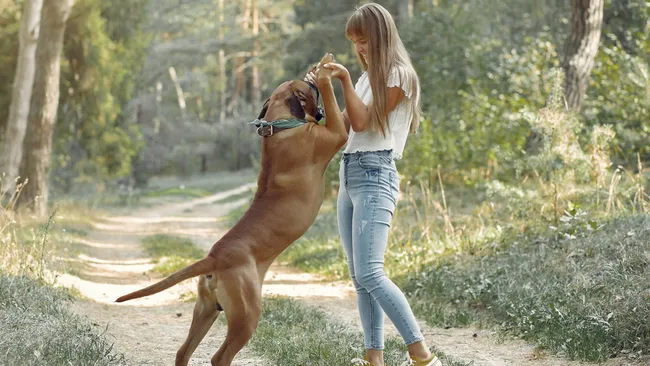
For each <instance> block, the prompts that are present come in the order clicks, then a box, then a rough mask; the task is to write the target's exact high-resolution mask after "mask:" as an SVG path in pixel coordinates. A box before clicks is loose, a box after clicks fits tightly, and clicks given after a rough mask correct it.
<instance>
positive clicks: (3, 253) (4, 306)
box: [0, 182, 125, 366]
mask: <svg viewBox="0 0 650 366" xmlns="http://www.w3.org/2000/svg"><path fill="white" fill-rule="evenodd" d="M0 183H1V182H0ZM19 193H20V188H19V189H18V190H17V192H16V194H14V195H11V197H9V199H8V201H5V202H7V203H6V204H5V205H4V206H3V205H0V324H2V326H0V355H2V356H1V357H0V359H1V361H0V362H1V363H2V364H3V365H79V366H85V365H124V364H125V363H124V357H123V355H121V354H118V353H116V352H114V351H113V349H112V344H111V342H110V341H109V340H108V337H107V335H106V333H105V330H101V329H93V327H92V326H91V324H90V323H89V322H88V321H87V320H86V319H84V318H81V317H79V316H77V315H75V314H74V313H73V312H72V311H71V310H70V309H69V304H70V302H71V301H72V299H73V297H72V296H73V295H72V293H73V292H70V291H65V290H62V289H55V288H53V287H52V286H53V283H54V281H55V273H54V272H53V268H54V267H56V266H58V265H60V263H59V262H58V261H56V259H55V254H59V253H61V252H62V251H63V248H64V247H65V243H66V241H65V240H66V239H65V238H66V237H67V236H68V235H78V236H83V235H85V233H86V228H87V226H86V225H89V221H88V219H87V218H88V217H89V215H88V212H86V210H84V209H81V208H77V209H71V207H68V206H65V205H64V207H63V208H61V207H58V208H57V209H55V210H54V211H53V212H52V214H51V215H50V216H49V217H48V218H47V220H45V222H43V221H39V220H37V219H33V218H31V217H29V216H27V215H23V216H24V217H21V215H18V214H17V213H16V212H15V211H14V210H13V202H15V197H16V196H17V194H19Z"/></svg>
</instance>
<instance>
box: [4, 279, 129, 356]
mask: <svg viewBox="0 0 650 366" xmlns="http://www.w3.org/2000/svg"><path fill="white" fill-rule="evenodd" d="M71 301H72V296H70V295H69V294H68V293H67V292H65V291H64V290H61V289H54V288H51V287H47V286H44V285H42V284H41V283H39V282H37V281H35V280H33V279H30V278H27V277H10V276H6V275H3V274H0V324H2V327H0V354H2V362H3V364H4V365H43V366H52V365H62V366H63V365H66V366H67V365H79V366H87V365H124V364H125V363H124V357H123V355H121V354H117V353H115V352H114V351H113V346H112V344H111V343H109V341H108V340H107V339H106V338H107V335H106V333H102V332H97V331H95V330H94V329H92V327H91V325H90V324H89V322H88V321H87V320H86V319H84V318H81V317H79V316H77V315H75V314H74V313H73V312H72V311H71V310H70V309H69V307H68V306H69V304H70V302H71Z"/></svg>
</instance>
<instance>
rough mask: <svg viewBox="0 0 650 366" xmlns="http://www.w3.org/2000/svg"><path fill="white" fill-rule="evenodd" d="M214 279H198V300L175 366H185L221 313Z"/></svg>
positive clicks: (209, 276)
mask: <svg viewBox="0 0 650 366" xmlns="http://www.w3.org/2000/svg"><path fill="white" fill-rule="evenodd" d="M215 282H216V279H214V278H213V277H212V275H207V276H206V275H202V276H201V277H199V284H198V286H197V287H198V299H197V300H196V305H195V306H194V313H193V316H192V325H191V326H190V330H189V334H188V335H187V339H186V340H185V343H183V346H181V348H180V349H179V350H178V352H176V366H186V365H187V364H188V363H189V361H190V357H191V356H192V353H194V351H195V350H196V347H198V345H199V343H201V340H202V339H203V338H204V337H205V335H206V334H207V333H208V330H210V327H212V324H214V321H215V320H217V317H218V316H219V314H220V313H221V311H220V309H221V307H220V305H219V304H218V302H217V297H216V294H215V290H216V284H215Z"/></svg>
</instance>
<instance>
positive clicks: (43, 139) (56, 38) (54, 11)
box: [18, 0, 74, 217]
mask: <svg viewBox="0 0 650 366" xmlns="http://www.w3.org/2000/svg"><path fill="white" fill-rule="evenodd" d="M73 3H74V0H48V1H45V2H44V4H43V9H42V12H41V19H42V20H41V32H40V36H39V38H38V46H37V48H36V73H35V75H34V88H33V91H32V100H31V104H30V108H29V117H28V121H29V124H28V125H27V135H26V136H25V141H24V145H23V151H24V154H23V159H22V163H21V165H20V176H22V177H25V178H27V179H28V183H27V185H25V187H24V188H23V191H22V194H21V195H20V198H19V201H18V204H19V205H20V206H23V207H28V208H31V209H33V210H34V213H35V214H36V215H38V216H40V217H44V216H45V215H46V214H47V201H48V197H49V173H50V154H51V151H52V133H53V132H54V123H55V122H56V113H57V108H58V106H59V77H60V72H61V49H62V47H63V34H64V32H65V24H66V21H67V20H68V16H69V15H70V9H71V8H72V5H73Z"/></svg>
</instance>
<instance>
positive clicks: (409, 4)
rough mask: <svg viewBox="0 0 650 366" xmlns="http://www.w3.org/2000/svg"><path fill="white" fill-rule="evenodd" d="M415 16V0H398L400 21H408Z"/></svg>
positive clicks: (398, 17)
mask: <svg viewBox="0 0 650 366" xmlns="http://www.w3.org/2000/svg"><path fill="white" fill-rule="evenodd" d="M412 17H413V0H398V1H397V19H398V21H400V22H407V21H408V20H409V19H411V18H412Z"/></svg>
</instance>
